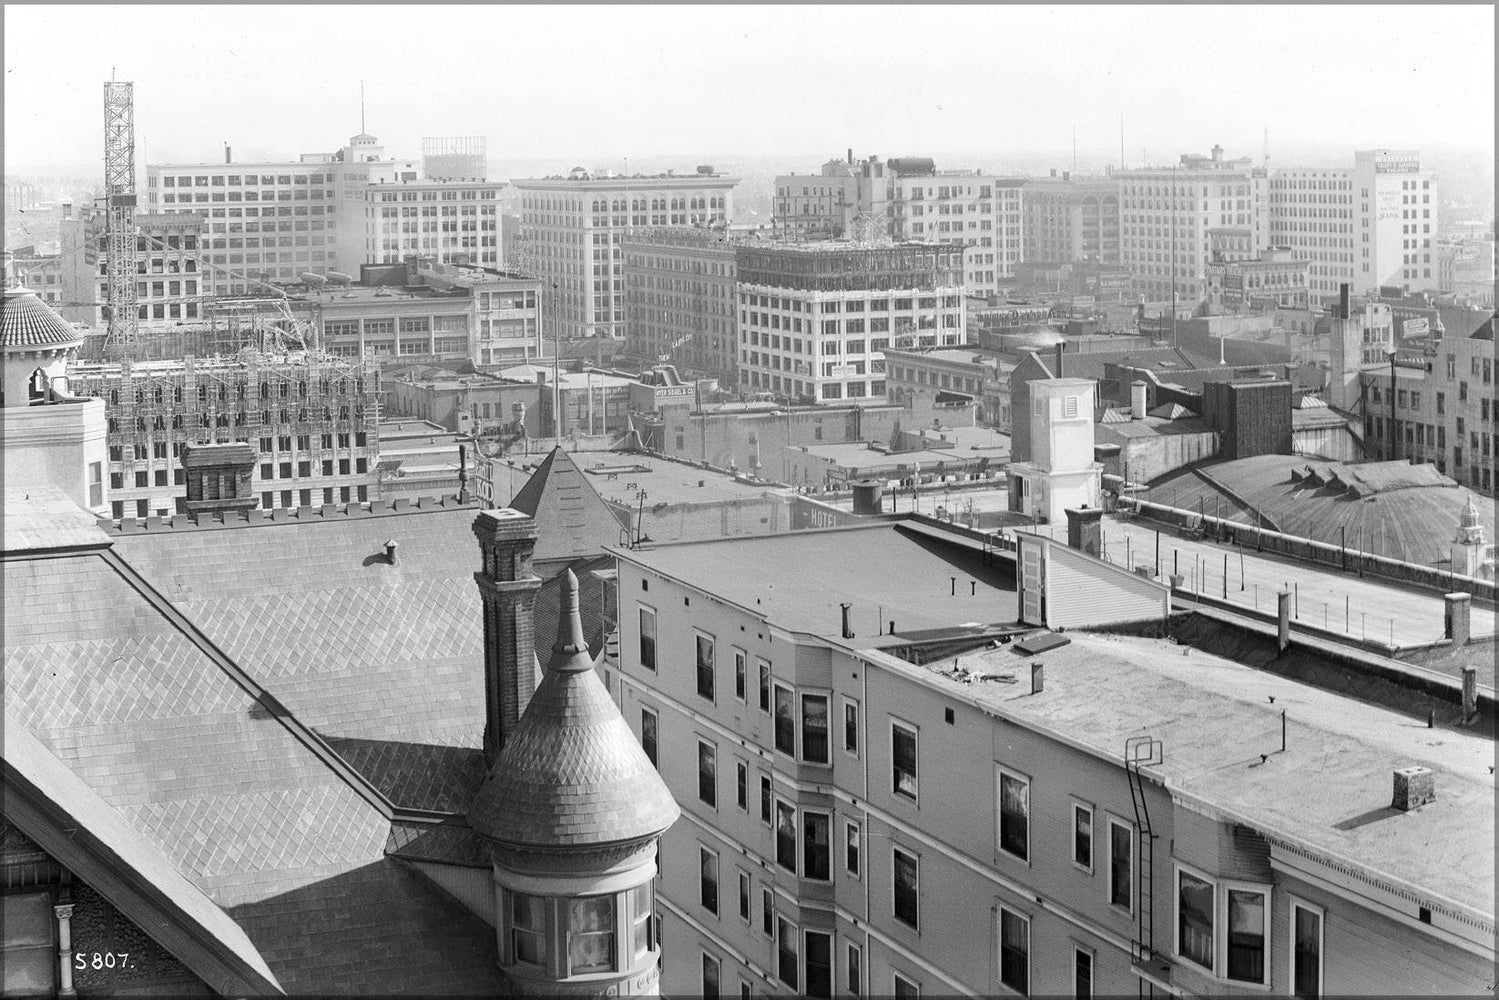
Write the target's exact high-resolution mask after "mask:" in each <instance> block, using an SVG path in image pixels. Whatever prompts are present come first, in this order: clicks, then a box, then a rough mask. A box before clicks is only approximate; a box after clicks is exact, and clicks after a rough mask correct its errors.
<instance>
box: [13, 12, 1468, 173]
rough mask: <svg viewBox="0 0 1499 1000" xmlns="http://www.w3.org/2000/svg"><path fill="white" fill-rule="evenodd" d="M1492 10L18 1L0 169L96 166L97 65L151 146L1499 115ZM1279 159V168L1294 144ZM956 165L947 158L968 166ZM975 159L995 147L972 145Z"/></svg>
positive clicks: (948, 136)
mask: <svg viewBox="0 0 1499 1000" xmlns="http://www.w3.org/2000/svg"><path fill="white" fill-rule="evenodd" d="M1494 27H1495V26H1494V7H1493V5H1490V4H1473V5H1467V6H1432V5H1419V6H1418V5H1412V6H1396V5H1367V6H1349V5H1339V6H1306V5H1287V6H1238V5H1235V6H1228V5H1225V6H1201V5H1199V6H1107V7H1104V6H1099V7H1092V6H1021V7H1015V6H1000V5H960V6H934V5H880V6H875V5H870V6H850V5H836V6H834V5H830V6H681V5H673V6H516V5H500V6H422V7H418V6H404V5H377V4H365V5H346V6H303V5H285V6H279V5H255V6H238V5H213V6H149V5H122V6H115V5H111V6H97V7H89V6H72V5H66V6H64V5H27V4H17V3H7V4H6V5H5V6H4V28H5V31H4V47H5V87H4V96H5V119H4V131H5V143H4V152H5V169H6V172H7V173H9V174H15V173H20V172H24V171H25V170H28V169H39V168H42V167H48V166H64V165H78V166H80V167H84V168H86V169H92V167H93V166H94V165H97V164H99V163H100V161H101V159H102V156H103V152H102V149H103V113H102V84H103V81H105V80H108V79H110V76H111V73H113V74H114V78H115V79H117V80H129V81H133V82H134V84H135V105H136V136H137V147H136V157H137V162H138V163H145V162H193V161H203V160H211V161H216V160H218V159H219V158H220V157H222V155H223V145H224V144H225V143H229V144H230V145H232V146H233V148H234V150H235V158H236V159H244V160H250V159H275V158H284V159H292V158H295V157H296V156H297V154H299V153H303V152H328V151H332V150H334V149H336V148H337V147H338V146H339V145H341V144H342V142H343V140H344V139H346V138H347V137H348V136H350V135H353V134H354V133H356V132H358V131H359V130H360V83H361V81H363V84H364V93H365V109H366V111H365V115H366V117H365V128H366V129H367V130H368V131H369V132H371V133H373V134H374V135H376V136H378V137H379V138H380V139H381V141H382V143H383V144H384V146H385V148H386V151H387V153H388V154H390V155H401V156H416V155H419V154H420V151H421V139H422V137H423V136H446V135H483V136H486V137H487V139H488V155H489V157H490V159H492V160H494V159H548V158H555V159H556V160H557V161H558V162H559V164H561V165H562V167H563V168H564V169H565V167H566V166H567V165H570V163H571V162H572V161H577V162H579V163H582V164H586V165H589V166H598V165H612V164H616V163H617V162H618V161H620V160H623V159H625V158H628V157H631V156H635V157H659V156H666V155H680V156H681V157H682V158H683V161H684V166H688V165H691V164H694V163H698V162H704V161H705V158H706V157H709V156H712V155H719V156H724V155H727V154H743V155H753V156H764V157H777V156H800V155H810V156H813V157H816V158H817V159H813V160H811V161H809V162H808V164H807V167H808V169H815V167H816V165H817V163H818V162H820V159H822V158H825V157H827V156H831V155H835V154H836V155H842V154H843V152H844V151H845V150H846V149H847V148H848V147H852V148H853V149H854V151H855V154H856V155H859V156H864V155H869V154H878V155H880V156H884V157H890V156H900V155H934V156H940V155H942V154H943V153H952V152H956V151H972V150H984V151H999V152H1003V151H1007V150H1012V151H1025V152H1056V151H1070V150H1071V149H1072V146H1073V130H1074V129H1076V142H1077V146H1078V149H1079V151H1080V155H1082V156H1083V157H1084V158H1089V157H1093V156H1097V157H1100V158H1105V159H1107V160H1109V161H1110V162H1118V160H1119V156H1120V146H1121V143H1120V124H1121V118H1122V120H1123V127H1124V143H1123V146H1124V158H1125V161H1126V163H1127V164H1128V165H1131V166H1134V165H1138V164H1139V163H1141V162H1142V159H1143V161H1145V162H1150V163H1165V162H1169V161H1170V160H1173V159H1174V158H1175V157H1176V155H1177V154H1179V153H1181V152H1206V151H1207V150H1208V148H1209V147H1211V146H1212V145H1213V144H1214V143H1221V144H1222V145H1223V146H1224V147H1225V149H1226V150H1227V152H1228V155H1229V156H1237V155H1252V156H1255V157H1256V158H1258V157H1259V156H1260V154H1261V152H1262V147H1263V145H1264V143H1265V139H1266V130H1268V141H1269V147H1270V151H1271V155H1272V157H1274V156H1275V155H1276V154H1277V153H1278V152H1284V151H1287V150H1306V149H1321V148H1326V149H1328V150H1329V151H1330V152H1332V153H1333V155H1334V157H1335V158H1336V159H1338V160H1341V159H1344V158H1347V159H1350V160H1351V151H1352V149H1354V148H1356V147H1357V148H1365V147H1370V146H1388V147H1417V148H1420V147H1422V146H1426V145H1430V144H1432V143H1444V144H1448V145H1453V146H1457V147H1463V148H1468V147H1471V148H1473V149H1475V150H1478V151H1488V152H1489V153H1490V155H1489V156H1488V157H1487V159H1489V160H1492V149H1493V136H1494V131H1493V130H1494ZM1282 162H1285V161H1284V160H1283V159H1282ZM955 165H956V164H955ZM964 165H973V166H983V165H986V164H964Z"/></svg>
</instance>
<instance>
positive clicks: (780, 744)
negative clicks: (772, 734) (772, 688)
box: [775, 684, 796, 757]
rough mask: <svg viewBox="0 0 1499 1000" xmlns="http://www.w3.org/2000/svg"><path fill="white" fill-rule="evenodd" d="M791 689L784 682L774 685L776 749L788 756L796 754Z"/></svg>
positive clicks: (794, 718) (794, 719)
mask: <svg viewBox="0 0 1499 1000" xmlns="http://www.w3.org/2000/svg"><path fill="white" fill-rule="evenodd" d="M794 712H795V708H794V707H793V696H792V692H791V689H790V688H789V687H786V686H785V685H784V684H777V685H776V712H775V719H776V749H777V750H779V751H781V753H783V754H787V755H788V756H791V757H795V756H796V717H795V715H794V714H793V713H794Z"/></svg>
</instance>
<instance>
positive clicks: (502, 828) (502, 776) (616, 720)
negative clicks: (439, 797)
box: [468, 570, 681, 847]
mask: <svg viewBox="0 0 1499 1000" xmlns="http://www.w3.org/2000/svg"><path fill="white" fill-rule="evenodd" d="M561 581H562V582H561V588H560V601H561V614H560V615H559V625H558V629H557V641H556V643H554V644H553V646H552V657H551V660H550V662H549V663H548V664H547V670H546V675H545V676H544V677H543V678H542V681H541V684H540V685H539V686H538V687H537V688H536V693H535V694H533V695H532V696H531V701H530V704H529V705H527V706H526V712H525V714H524V715H523V716H521V721H520V725H519V726H517V727H516V730H515V733H514V734H513V735H512V736H511V737H510V738H509V739H508V740H507V741H506V743H505V747H504V749H503V750H501V751H500V756H499V758H498V759H497V760H496V761H495V764H494V767H493V768H492V769H491V771H490V773H489V776H488V777H487V778H485V781H484V784H483V785H482V786H481V787H480V789H479V792H478V794H477V795H476V796H475V797H474V801H473V804H472V805H471V806H470V807H469V811H468V820H469V825H470V826H471V827H473V829H474V830H475V831H476V832H478V833H480V834H482V835H484V836H486V837H489V838H491V839H493V840H495V841H498V842H500V843H503V844H509V845H516V846H542V847H581V846H585V845H590V844H603V843H618V842H624V841H630V840H636V839H640V838H644V837H650V836H654V835H656V834H659V833H661V832H663V831H664V830H666V829H667V828H668V827H670V826H671V824H672V823H674V822H675V821H676V819H677V817H678V816H679V815H680V814H681V810H680V809H679V808H678V807H677V804H676V801H675V800H674V799H673V798H672V797H671V792H670V791H668V790H667V787H666V783H665V782H664V781H662V780H661V776H660V775H659V774H657V773H656V769H655V767H654V766H653V765H652V764H651V762H650V759H649V758H647V757H646V755H645V751H644V750H642V749H641V747H640V743H639V742H638V741H637V740H636V739H635V734H634V733H632V732H631V731H630V727H629V725H628V724H627V723H626V722H625V720H624V717H623V716H621V715H620V714H619V709H618V708H617V707H616V706H615V704H614V700H613V699H612V698H610V696H609V692H608V690H607V689H605V687H604V684H603V682H602V681H601V680H599V677H598V674H597V673H596V672H595V671H594V669H593V661H592V659H591V658H590V657H589V655H588V647H587V644H586V642H585V641H584V638H583V622H582V619H581V618H580V616H579V613H578V581H577V578H576V577H575V576H574V575H573V572H572V570H563V572H562V574H561Z"/></svg>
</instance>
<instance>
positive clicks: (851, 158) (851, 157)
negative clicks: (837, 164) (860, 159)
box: [848, 146, 854, 163]
mask: <svg viewBox="0 0 1499 1000" xmlns="http://www.w3.org/2000/svg"><path fill="white" fill-rule="evenodd" d="M848 162H849V163H853V162H854V147H852V146H850V147H848Z"/></svg>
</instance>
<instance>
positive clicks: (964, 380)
mask: <svg viewBox="0 0 1499 1000" xmlns="http://www.w3.org/2000/svg"><path fill="white" fill-rule="evenodd" d="M1014 369H1015V365H1014V364H1013V363H1011V362H1006V361H1003V360H1001V359H1000V358H999V357H997V356H996V355H994V354H990V353H988V352H986V351H983V350H980V349H979V348H977V347H975V346H973V345H971V344H969V345H965V346H962V347H933V348H928V349H925V350H920V349H917V350H896V349H894V348H887V349H886V351H885V385H886V387H887V388H886V392H887V394H888V395H889V397H890V402H892V403H900V404H906V403H910V404H912V405H917V404H920V405H924V406H930V405H933V404H935V403H937V402H938V400H939V397H941V396H943V395H946V394H952V393H963V394H966V395H968V396H971V397H973V398H974V399H975V400H977V401H978V410H977V412H976V413H975V414H974V416H975V418H976V419H977V420H979V421H981V422H983V423H985V424H988V425H989V426H990V427H996V428H998V429H999V430H1002V431H1008V430H1009V429H1010V372H1012V371H1014Z"/></svg>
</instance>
